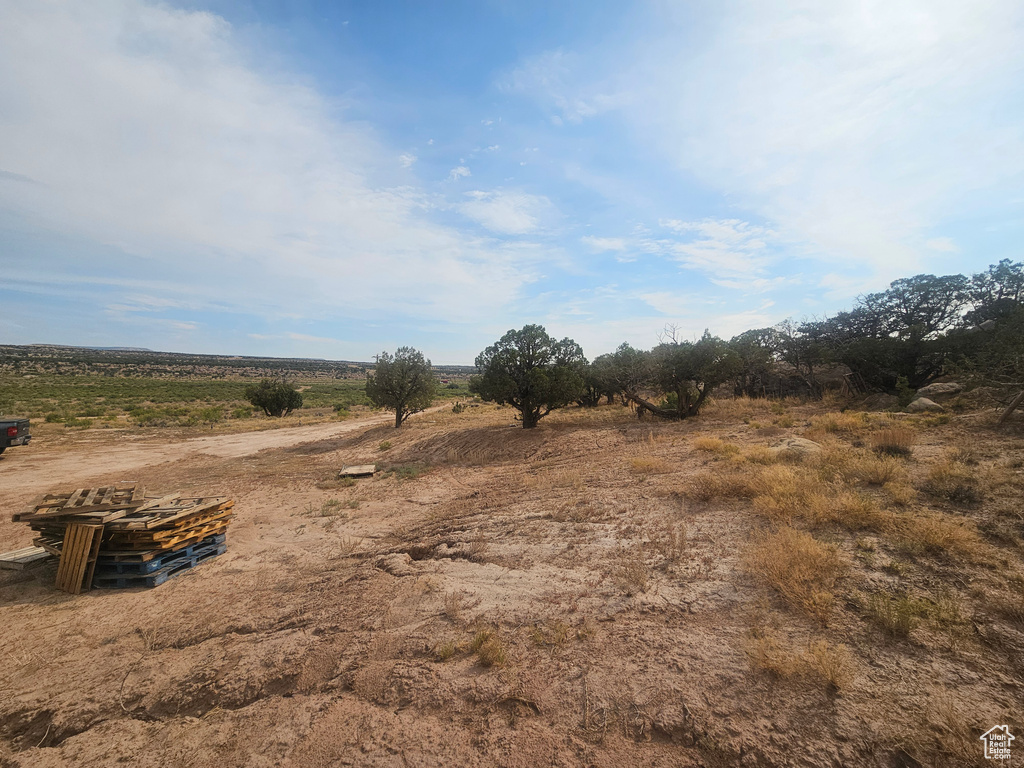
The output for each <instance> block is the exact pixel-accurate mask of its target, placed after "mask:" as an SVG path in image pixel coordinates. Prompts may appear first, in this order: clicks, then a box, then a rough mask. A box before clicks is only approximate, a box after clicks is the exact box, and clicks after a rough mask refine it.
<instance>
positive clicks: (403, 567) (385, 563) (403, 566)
mask: <svg viewBox="0 0 1024 768" xmlns="http://www.w3.org/2000/svg"><path fill="white" fill-rule="evenodd" d="M374 565H375V566H376V567H378V568H380V569H381V570H382V571H386V572H387V573H390V574H391V575H392V576H411V575H413V574H414V573H416V569H415V568H413V567H412V558H411V557H410V556H409V555H408V553H406V552H395V553H394V554H390V555H381V556H380V557H379V558H377V562H375V563H374Z"/></svg>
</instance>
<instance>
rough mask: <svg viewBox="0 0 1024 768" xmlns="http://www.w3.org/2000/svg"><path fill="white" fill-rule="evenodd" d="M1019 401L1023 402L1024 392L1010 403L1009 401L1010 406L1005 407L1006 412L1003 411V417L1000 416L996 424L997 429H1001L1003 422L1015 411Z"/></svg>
mask: <svg viewBox="0 0 1024 768" xmlns="http://www.w3.org/2000/svg"><path fill="white" fill-rule="evenodd" d="M1021 401H1024V392H1021V393H1020V394H1018V395H1017V396H1016V397H1015V398H1013V400H1012V401H1010V404H1009V405H1008V406H1007V407H1006V410H1005V411H1003V415H1002V416H1000V417H999V421H997V422H996V426H997V427H1001V426H1002V425H1003V422H1004V421H1006V420H1007V419H1008V418H1010V414H1011V413H1013V412H1014V411H1015V410H1017V406H1019V405H1020V404H1021Z"/></svg>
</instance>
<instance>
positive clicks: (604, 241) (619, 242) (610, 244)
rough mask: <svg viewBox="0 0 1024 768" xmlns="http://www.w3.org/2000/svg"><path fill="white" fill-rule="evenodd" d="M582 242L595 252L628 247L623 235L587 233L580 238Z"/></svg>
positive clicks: (620, 249) (622, 249) (619, 249)
mask: <svg viewBox="0 0 1024 768" xmlns="http://www.w3.org/2000/svg"><path fill="white" fill-rule="evenodd" d="M580 242H581V243H583V244H584V245H585V246H587V247H588V248H590V249H591V250H592V251H594V252H595V253H604V252H606V251H624V250H626V248H627V247H628V245H627V243H626V240H625V239H624V238H621V237H592V236H590V235H586V236H585V237H581V238H580Z"/></svg>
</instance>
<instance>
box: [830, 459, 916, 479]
mask: <svg viewBox="0 0 1024 768" xmlns="http://www.w3.org/2000/svg"><path fill="white" fill-rule="evenodd" d="M845 474H846V476H847V477H848V478H850V479H853V480H860V481H861V482H865V483H867V484H868V485H885V484H886V483H901V484H902V483H906V481H907V477H908V475H907V468H906V467H905V466H904V464H903V462H901V461H900V460H899V459H896V458H893V457H892V456H859V457H857V458H854V459H853V460H851V461H850V462H849V463H848V464H847V466H846V467H845Z"/></svg>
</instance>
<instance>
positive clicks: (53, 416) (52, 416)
mask: <svg viewBox="0 0 1024 768" xmlns="http://www.w3.org/2000/svg"><path fill="white" fill-rule="evenodd" d="M45 421H46V423H47V424H60V423H61V422H62V421H64V417H63V416H61V415H60V414H59V413H57V412H56V411H51V412H50V413H48V414H46V418H45Z"/></svg>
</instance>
